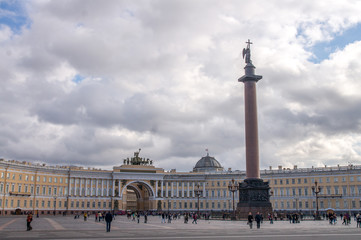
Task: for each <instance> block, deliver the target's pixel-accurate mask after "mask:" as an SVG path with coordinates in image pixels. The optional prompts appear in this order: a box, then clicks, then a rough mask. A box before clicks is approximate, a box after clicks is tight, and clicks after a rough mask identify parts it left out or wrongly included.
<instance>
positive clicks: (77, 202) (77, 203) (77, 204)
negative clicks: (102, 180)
mask: <svg viewBox="0 0 361 240" xmlns="http://www.w3.org/2000/svg"><path fill="white" fill-rule="evenodd" d="M99 203H100V202H99ZM75 204H76V207H77V208H79V201H76V203H75ZM99 207H100V206H99Z"/></svg>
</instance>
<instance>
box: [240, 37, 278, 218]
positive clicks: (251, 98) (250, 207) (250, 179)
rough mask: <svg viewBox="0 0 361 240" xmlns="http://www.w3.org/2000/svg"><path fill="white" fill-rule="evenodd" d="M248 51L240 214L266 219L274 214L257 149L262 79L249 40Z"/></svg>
mask: <svg viewBox="0 0 361 240" xmlns="http://www.w3.org/2000/svg"><path fill="white" fill-rule="evenodd" d="M246 43H247V48H244V49H243V58H245V63H246V66H245V67H244V69H245V75H243V76H242V77H241V78H239V79H238V81H239V82H243V83H244V98H245V135H246V179H245V180H244V182H242V183H240V184H239V202H238V204H237V215H238V217H240V218H246V217H247V216H248V213H249V212H252V214H256V213H257V212H260V213H262V214H263V216H267V214H268V213H271V212H272V204H271V202H270V200H269V198H270V195H269V189H270V187H269V184H268V182H264V181H263V180H262V179H261V178H260V172H259V150H258V122H257V95H256V83H257V82H258V81H259V80H260V79H262V76H260V75H255V66H254V65H253V64H252V60H251V48H250V44H252V43H251V42H250V41H249V40H248V42H246Z"/></svg>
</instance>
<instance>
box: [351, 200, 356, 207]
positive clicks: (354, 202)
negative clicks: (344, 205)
mask: <svg viewBox="0 0 361 240" xmlns="http://www.w3.org/2000/svg"><path fill="white" fill-rule="evenodd" d="M351 204H352V208H356V201H355V200H352V202H351Z"/></svg>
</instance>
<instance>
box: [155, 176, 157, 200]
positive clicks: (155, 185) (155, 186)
mask: <svg viewBox="0 0 361 240" xmlns="http://www.w3.org/2000/svg"><path fill="white" fill-rule="evenodd" d="M155 197H158V180H156V181H155Z"/></svg>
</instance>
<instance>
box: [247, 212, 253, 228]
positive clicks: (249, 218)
mask: <svg viewBox="0 0 361 240" xmlns="http://www.w3.org/2000/svg"><path fill="white" fill-rule="evenodd" d="M247 219H248V221H247V224H248V225H249V228H250V229H252V225H253V215H252V213H251V212H249V213H248V218H247Z"/></svg>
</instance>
